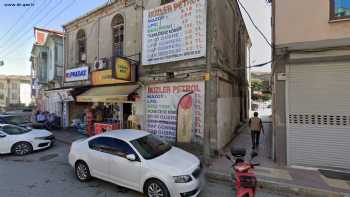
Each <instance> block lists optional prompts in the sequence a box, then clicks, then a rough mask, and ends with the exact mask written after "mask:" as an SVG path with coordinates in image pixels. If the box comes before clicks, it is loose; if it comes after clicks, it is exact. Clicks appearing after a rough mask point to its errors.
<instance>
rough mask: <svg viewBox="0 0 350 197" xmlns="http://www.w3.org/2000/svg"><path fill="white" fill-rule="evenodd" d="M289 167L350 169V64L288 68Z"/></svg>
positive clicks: (293, 66) (302, 65)
mask: <svg viewBox="0 0 350 197" xmlns="http://www.w3.org/2000/svg"><path fill="white" fill-rule="evenodd" d="M287 77H288V78H287V83H286V88H287V91H286V93H287V99H286V102H287V106H286V107H287V160H288V165H301V166H312V167H326V168H343V169H349V168H350V63H337V64H297V65H289V66H288V67H287Z"/></svg>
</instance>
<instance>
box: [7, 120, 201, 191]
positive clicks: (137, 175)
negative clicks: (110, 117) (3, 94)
mask: <svg viewBox="0 0 350 197" xmlns="http://www.w3.org/2000/svg"><path fill="white" fill-rule="evenodd" d="M18 117H19V116H18ZM18 117H16V116H11V115H2V116H0V120H2V122H11V123H20V122H23V121H22V119H21V118H18ZM54 141H55V137H54V135H53V134H52V133H51V132H49V131H47V130H45V129H33V128H31V127H29V126H24V125H22V124H17V125H14V124H0V154H9V153H13V154H15V155H18V156H23V155H26V154H29V153H31V152H33V151H37V150H43V149H46V148H49V147H51V146H52V145H53V144H54ZM68 158H69V163H70V165H71V166H72V167H73V168H74V172H75V174H76V177H77V179H78V180H79V181H81V182H85V181H88V180H90V179H91V178H92V177H94V178H99V179H102V180H105V181H108V182H111V183H114V184H117V185H120V186H123V187H126V188H129V189H132V190H136V191H138V192H141V193H144V194H146V196H148V197H158V196H162V197H193V196H197V195H198V194H199V193H200V190H201V184H202V183H203V180H202V179H203V177H202V174H203V173H202V170H203V169H202V165H201V163H200V160H199V159H198V158H197V157H196V156H194V155H192V154H190V153H188V152H185V151H183V150H181V149H179V148H177V147H173V146H171V145H169V144H167V143H166V142H164V141H162V140H160V139H159V138H158V137H156V136H154V135H152V134H150V133H148V132H146V131H139V130H117V131H110V132H106V133H102V134H99V135H96V136H93V137H90V138H87V139H81V140H77V141H75V142H73V143H72V145H71V148H70V151H69V156H68Z"/></svg>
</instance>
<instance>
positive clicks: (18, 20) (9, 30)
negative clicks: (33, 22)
mask: <svg viewBox="0 0 350 197" xmlns="http://www.w3.org/2000/svg"><path fill="white" fill-rule="evenodd" d="M30 8H31V7H28V8H27V9H25V10H24V12H23V13H22V14H21V16H20V17H18V18H17V20H16V22H15V23H13V25H12V26H11V27H10V28H9V29H8V30H7V31H6V33H5V34H4V35H3V36H1V37H0V41H1V40H3V39H4V38H5V37H6V36H7V35H8V34H9V33H10V32H11V31H12V30H13V28H14V27H15V26H16V25H18V23H19V22H20V20H21V19H22V18H23V17H24V15H26V14H27V12H28V11H29V10H30Z"/></svg>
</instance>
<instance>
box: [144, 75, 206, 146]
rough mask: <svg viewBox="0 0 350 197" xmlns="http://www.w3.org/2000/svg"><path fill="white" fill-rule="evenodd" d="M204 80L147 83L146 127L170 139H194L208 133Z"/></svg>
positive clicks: (187, 140)
mask: <svg viewBox="0 0 350 197" xmlns="http://www.w3.org/2000/svg"><path fill="white" fill-rule="evenodd" d="M204 87H205V86H204V82H183V83H166V84H156V85H150V86H148V87H147V97H146V128H147V130H148V131H149V132H151V133H153V134H155V135H158V136H159V137H161V138H163V139H165V140H167V141H170V142H175V141H177V142H191V141H196V139H202V138H203V133H204V98H205V92H204V91H205V89H204Z"/></svg>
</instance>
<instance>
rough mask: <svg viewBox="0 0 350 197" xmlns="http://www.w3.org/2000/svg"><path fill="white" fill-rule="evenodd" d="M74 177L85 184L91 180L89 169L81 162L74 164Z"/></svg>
mask: <svg viewBox="0 0 350 197" xmlns="http://www.w3.org/2000/svg"><path fill="white" fill-rule="evenodd" d="M75 175H76V176H77V178H78V180H79V181H81V182H86V181H88V180H90V179H91V175H90V170H89V167H88V166H87V164H86V163H85V162H83V161H78V162H77V163H76V164H75Z"/></svg>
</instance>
